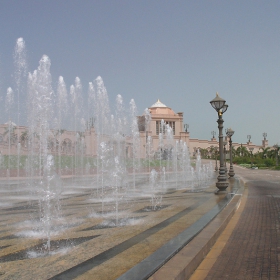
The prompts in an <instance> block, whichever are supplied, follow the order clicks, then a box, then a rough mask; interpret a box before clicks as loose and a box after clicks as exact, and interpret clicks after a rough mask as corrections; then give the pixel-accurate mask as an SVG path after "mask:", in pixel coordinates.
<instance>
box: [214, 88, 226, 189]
mask: <svg viewBox="0 0 280 280" xmlns="http://www.w3.org/2000/svg"><path fill="white" fill-rule="evenodd" d="M210 104H211V106H212V107H213V108H214V109H215V110H216V111H217V113H218V120H217V123H218V128H219V152H220V170H219V176H218V177H217V182H216V187H217V188H218V189H219V190H218V192H217V194H218V193H222V192H225V191H226V188H227V187H228V181H227V176H226V174H225V167H224V152H223V122H224V120H223V113H225V112H226V110H227V108H228V105H227V104H226V101H225V100H224V99H222V98H221V97H220V96H219V94H218V93H216V97H215V98H214V99H213V100H211V101H210Z"/></svg>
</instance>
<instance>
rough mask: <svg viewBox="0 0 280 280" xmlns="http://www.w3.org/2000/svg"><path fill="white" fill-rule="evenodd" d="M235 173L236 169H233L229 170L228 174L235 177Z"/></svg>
mask: <svg viewBox="0 0 280 280" xmlns="http://www.w3.org/2000/svg"><path fill="white" fill-rule="evenodd" d="M234 175H235V173H234V171H233V170H231V169H230V170H229V173H228V176H229V177H233V176H234Z"/></svg>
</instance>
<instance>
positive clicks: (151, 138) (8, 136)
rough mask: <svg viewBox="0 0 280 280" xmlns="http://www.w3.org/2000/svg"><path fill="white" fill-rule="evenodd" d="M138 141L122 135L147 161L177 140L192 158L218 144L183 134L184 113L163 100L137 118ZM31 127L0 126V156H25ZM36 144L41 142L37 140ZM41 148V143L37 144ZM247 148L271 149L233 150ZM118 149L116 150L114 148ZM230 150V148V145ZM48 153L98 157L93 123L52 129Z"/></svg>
mask: <svg viewBox="0 0 280 280" xmlns="http://www.w3.org/2000/svg"><path fill="white" fill-rule="evenodd" d="M138 128H139V139H138V140H137V142H134V139H133V137H132V136H130V135H128V136H123V138H122V140H121V141H122V142H121V145H122V146H123V147H125V151H126V156H128V157H131V156H132V153H133V145H137V146H138V147H137V154H138V157H141V158H145V157H146V156H147V154H149V156H153V157H156V156H158V155H163V156H164V157H166V156H168V153H170V151H171V150H172V148H173V145H174V141H175V143H176V141H178V143H180V141H181V143H182V142H186V143H187V145H188V147H189V152H190V155H191V156H194V155H195V154H196V152H197V150H198V149H210V147H218V141H217V139H216V138H214V137H212V139H211V140H201V139H195V138H190V133H189V132H188V131H184V123H183V113H182V112H178V113H175V112H174V111H173V110H172V109H171V108H170V107H168V106H166V105H165V104H163V103H162V102H161V101H160V100H158V101H157V102H156V103H154V104H153V105H152V106H151V107H149V108H148V109H147V110H145V112H144V114H143V115H142V116H138ZM29 137H30V135H28V128H27V127H24V126H17V125H16V124H15V123H12V122H7V123H5V124H2V125H0V154H2V155H8V154H11V155H16V154H18V153H19V151H20V154H21V155H26V154H27V153H28V143H29ZM33 137H34V139H33V142H34V141H35V142H36V141H38V143H39V137H35V136H34V135H33ZM100 139H102V141H104V142H110V143H111V145H112V146H113V147H114V140H112V138H110V137H109V136H108V135H103V136H100V135H99V141H100ZM38 145H39V144H38ZM118 145H120V142H118ZM241 145H242V146H243V147H244V146H245V147H247V148H248V150H249V149H250V148H251V149H253V153H255V152H257V151H258V150H259V149H260V148H265V147H268V140H267V139H266V138H265V139H264V140H263V141H262V145H255V144H253V143H252V142H247V143H245V144H241V143H235V142H233V147H239V146H241ZM114 149H115V148H114ZM227 149H228V146H227ZM48 150H49V152H50V153H53V154H57V153H60V154H61V155H72V154H75V153H77V152H78V153H81V154H83V155H85V156H96V155H97V135H96V132H95V128H94V124H93V122H92V125H89V126H88V127H87V129H86V131H84V132H74V131H67V130H51V132H50V135H49V139H48Z"/></svg>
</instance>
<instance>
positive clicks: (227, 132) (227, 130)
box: [226, 128, 235, 177]
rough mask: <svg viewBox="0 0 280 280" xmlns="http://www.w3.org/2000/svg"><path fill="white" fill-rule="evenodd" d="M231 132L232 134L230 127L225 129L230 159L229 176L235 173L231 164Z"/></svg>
mask: <svg viewBox="0 0 280 280" xmlns="http://www.w3.org/2000/svg"><path fill="white" fill-rule="evenodd" d="M233 134H234V131H233V130H232V129H231V128H228V129H226V135H227V137H229V160H230V165H229V172H228V175H229V177H233V176H234V175H235V173H234V170H233V165H232V140H231V137H232V135H233Z"/></svg>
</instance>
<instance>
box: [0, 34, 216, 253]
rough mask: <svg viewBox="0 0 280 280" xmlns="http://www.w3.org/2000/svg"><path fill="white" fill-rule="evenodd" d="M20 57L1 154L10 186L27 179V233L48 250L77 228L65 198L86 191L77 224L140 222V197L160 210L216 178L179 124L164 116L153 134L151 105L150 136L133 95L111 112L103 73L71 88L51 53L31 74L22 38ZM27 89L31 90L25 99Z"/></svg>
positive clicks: (9, 92)
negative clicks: (180, 135) (54, 67)
mask: <svg viewBox="0 0 280 280" xmlns="http://www.w3.org/2000/svg"><path fill="white" fill-rule="evenodd" d="M15 61H16V69H17V70H16V75H15V76H16V87H15V88H16V91H15V92H16V96H17V99H16V101H17V102H15V100H14V91H13V89H12V88H11V87H9V88H8V89H7V93H6V96H5V100H6V113H5V114H6V115H5V117H6V118H7V119H8V122H7V124H6V126H5V127H6V132H5V133H6V134H5V135H4V137H5V141H6V145H7V152H6V153H5V154H0V166H1V177H4V176H7V185H8V186H11V185H12V180H14V179H15V177H17V179H18V180H20V178H22V179H21V180H22V182H21V184H19V185H20V186H22V191H23V190H24V196H21V201H22V202H25V203H26V205H28V209H29V211H30V215H29V216H30V218H31V222H30V223H29V222H28V223H26V224H25V225H26V228H25V232H28V234H27V235H28V236H29V237H30V238H32V237H34V236H36V237H38V236H40V237H41V238H43V239H44V240H45V248H46V250H47V251H49V252H50V251H51V244H52V239H53V237H54V236H56V235H57V234H60V233H61V232H65V231H67V228H68V227H70V225H67V224H65V219H64V218H65V216H64V213H65V212H67V211H68V208H67V207H66V206H64V205H63V204H62V203H61V201H62V199H68V198H69V197H74V196H75V195H77V196H79V195H80V196H83V195H86V197H87V203H88V206H85V207H87V208H86V211H87V216H86V217H85V216H84V217H80V219H78V220H77V221H75V222H73V223H74V224H75V223H82V222H83V221H84V220H85V219H87V218H88V217H97V218H98V219H100V220H101V225H102V226H105V225H107V226H110V227H112V226H115V227H118V226H124V225H132V224H135V220H134V218H133V215H134V214H133V211H132V209H133V207H134V205H135V202H136V201H137V200H138V199H139V198H143V199H147V200H148V201H149V202H150V205H149V207H150V209H151V210H152V211H155V210H158V209H160V207H161V205H162V202H163V195H162V194H164V193H165V192H167V191H168V189H170V188H171V189H172V188H173V189H189V190H195V189H198V188H199V189H201V188H203V187H206V186H207V184H208V183H209V180H210V179H209V178H211V172H212V169H213V168H212V167H211V166H206V165H202V164H201V158H200V155H199V153H198V156H197V159H196V161H195V162H193V163H191V159H190V153H189V150H188V147H187V144H186V143H185V142H183V141H178V140H175V139H174V135H173V129H172V127H170V126H169V125H168V124H166V123H165V122H164V120H162V121H161V123H160V131H159V135H158V136H159V137H158V142H156V141H157V140H155V139H153V137H152V136H151V135H150V123H151V115H150V113H149V110H148V109H145V111H144V122H145V131H144V132H143V133H144V137H142V136H141V135H140V132H139V129H138V118H137V116H138V113H137V106H136V103H135V101H134V100H133V99H131V101H130V102H129V104H128V105H125V102H124V100H123V98H122V96H121V95H118V96H117V97H116V100H115V108H114V110H111V109H110V106H109V104H110V102H109V97H108V93H107V90H106V87H105V84H104V81H103V80H102V78H101V77H97V78H96V79H95V80H94V81H91V82H89V83H88V87H87V88H86V89H85V87H84V86H83V83H82V80H81V79H80V78H79V77H76V78H75V80H74V83H73V84H72V85H70V87H69V88H68V87H67V85H66V82H65V81H64V78H63V77H62V76H59V77H58V80H57V82H56V81H53V78H52V75H51V60H50V58H49V57H48V56H47V55H43V56H42V58H41V60H40V61H39V66H38V68H37V69H36V70H35V71H33V72H29V73H28V75H27V74H26V73H27V71H26V69H27V61H26V51H25V43H24V41H23V39H22V38H20V39H19V40H18V41H17V47H16V50H15ZM23 89H26V92H27V96H26V98H25V99H24V101H23V102H20V100H21V99H23V96H22V95H23ZM85 92H87V93H85ZM85 96H86V98H85ZM23 104H25V105H26V107H24V106H23ZM15 105H17V106H15ZM15 111H16V113H14V112H15ZM24 112H25V113H26V114H25V113H24ZM25 115H26V117H25V118H24V116H25ZM15 120H17V121H16V122H14V121H15ZM141 133H142V132H141ZM141 137H142V138H141ZM155 143H157V146H156V144H155ZM192 164H193V166H192ZM11 192H12V190H11ZM15 199H16V196H15V195H14V200H15ZM5 203H7V202H5ZM11 203H12V202H11ZM65 234H66V233H65Z"/></svg>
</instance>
